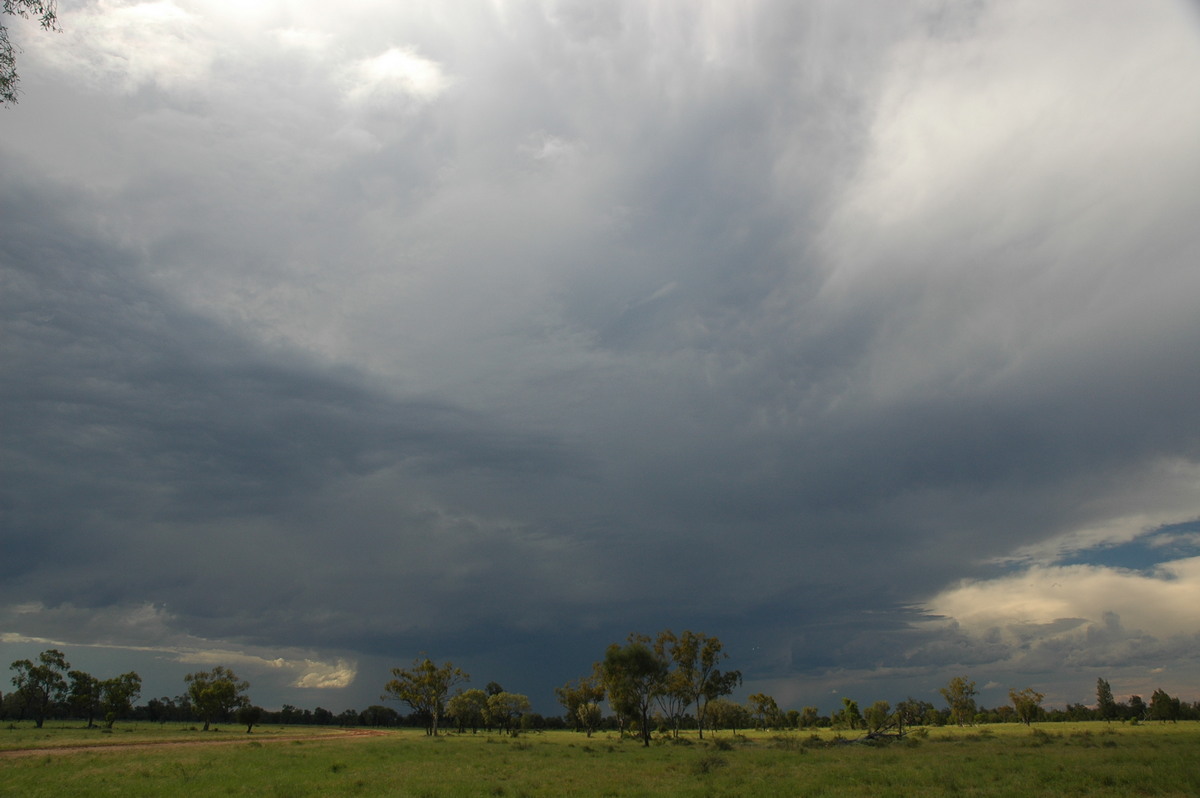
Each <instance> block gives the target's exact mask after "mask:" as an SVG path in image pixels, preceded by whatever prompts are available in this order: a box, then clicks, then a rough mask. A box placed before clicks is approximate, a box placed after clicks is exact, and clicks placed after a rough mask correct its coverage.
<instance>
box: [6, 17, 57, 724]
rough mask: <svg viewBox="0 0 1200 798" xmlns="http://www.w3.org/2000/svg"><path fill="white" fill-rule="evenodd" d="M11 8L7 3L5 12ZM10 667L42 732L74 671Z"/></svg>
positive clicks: (25, 663)
mask: <svg viewBox="0 0 1200 798" xmlns="http://www.w3.org/2000/svg"><path fill="white" fill-rule="evenodd" d="M7 6H8V3H7V0H6V2H5V10H7ZM9 667H11V668H12V669H13V670H14V671H16V675H15V676H13V677H12V683H13V686H14V687H16V688H17V693H18V695H20V697H21V700H22V701H24V702H25V706H26V707H28V709H29V710H30V712H31V713H32V715H33V719H34V722H35V723H37V727H38V728H39V729H40V728H42V724H43V723H44V722H45V721H46V712H47V711H48V710H49V709H50V706H51V705H52V704H54V703H55V702H57V701H61V700H62V698H63V697H64V696H65V695H66V692H67V680H66V677H65V676H64V674H65V673H66V672H67V671H68V670H70V668H71V666H70V664H69V663H68V662H67V659H66V656H65V655H64V654H63V653H62V652H61V651H59V650H58V649H56V648H51V649H48V650H46V651H43V652H42V653H41V654H39V655H38V659H37V662H36V663H34V662H32V661H30V660H27V659H19V660H17V661H16V662H14V663H13V664H12V665H10V666H9Z"/></svg>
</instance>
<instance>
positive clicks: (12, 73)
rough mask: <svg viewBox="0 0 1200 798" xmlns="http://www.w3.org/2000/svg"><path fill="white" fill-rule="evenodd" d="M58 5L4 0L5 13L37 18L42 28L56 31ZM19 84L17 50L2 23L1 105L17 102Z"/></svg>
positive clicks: (50, 0)
mask: <svg viewBox="0 0 1200 798" xmlns="http://www.w3.org/2000/svg"><path fill="white" fill-rule="evenodd" d="M57 5H58V4H57V2H56V1H55V0H4V8H3V11H4V13H5V14H14V15H16V16H18V17H24V18H26V19H28V18H29V17H30V16H31V15H33V16H36V17H37V20H38V24H40V25H41V26H42V28H44V29H45V30H56V29H57V27H58V15H57V8H56V6H57ZM19 82H20V79H19V78H18V77H17V56H16V49H15V48H14V47H13V46H12V42H10V41H9V40H8V27H7V26H6V25H4V24H3V23H0V104H3V105H13V104H15V103H16V102H17V93H18V92H17V83H19Z"/></svg>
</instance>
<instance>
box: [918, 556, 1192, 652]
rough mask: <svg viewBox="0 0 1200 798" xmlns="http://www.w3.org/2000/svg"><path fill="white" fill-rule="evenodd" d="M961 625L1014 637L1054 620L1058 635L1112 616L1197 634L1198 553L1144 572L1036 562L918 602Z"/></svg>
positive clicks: (1127, 623)
mask: <svg viewBox="0 0 1200 798" xmlns="http://www.w3.org/2000/svg"><path fill="white" fill-rule="evenodd" d="M926 607H927V609H928V610H929V611H930V612H932V613H935V614H937V615H941V616H945V617H946V618H949V619H952V620H953V621H954V622H955V623H957V624H958V626H959V627H960V628H962V629H963V630H964V631H966V632H968V633H970V634H973V635H977V636H983V635H987V634H991V633H995V632H999V633H1000V634H1002V635H1005V636H1009V637H1013V638H1018V637H1022V636H1024V635H1025V634H1027V633H1028V631H1029V630H1030V629H1031V628H1034V627H1037V626H1039V625H1040V626H1045V627H1047V628H1049V627H1050V625H1054V624H1056V623H1061V622H1063V621H1066V620H1070V619H1076V620H1078V623H1076V624H1061V626H1062V628H1061V632H1060V633H1062V634H1073V633H1074V630H1075V629H1077V628H1080V627H1085V626H1087V625H1089V624H1091V625H1098V626H1104V625H1106V624H1108V623H1110V622H1111V620H1112V619H1114V618H1115V619H1119V622H1120V624H1121V626H1123V627H1124V628H1126V629H1129V630H1133V631H1137V632H1141V633H1145V634H1149V635H1152V636H1154V637H1157V638H1164V639H1165V638H1169V637H1172V636H1176V635H1194V634H1197V633H1200V557H1192V558H1187V559H1182V560H1175V561H1172V562H1166V563H1161V564H1159V565H1158V566H1157V567H1155V568H1154V569H1153V570H1152V571H1150V572H1149V573H1142V572H1138V571H1131V570H1124V569H1119V568H1109V567H1102V566H1095V565H1064V566H1055V567H1043V566H1037V567H1033V568H1029V569H1027V570H1024V571H1022V572H1020V573H1017V574H1013V575H1010V576H1004V577H1001V578H998V579H990V580H981V581H966V582H962V583H960V584H958V585H956V586H954V587H952V588H950V589H949V590H946V591H943V592H941V593H939V594H938V595H937V596H935V597H933V598H932V599H930V600H929V601H928V602H927V604H926Z"/></svg>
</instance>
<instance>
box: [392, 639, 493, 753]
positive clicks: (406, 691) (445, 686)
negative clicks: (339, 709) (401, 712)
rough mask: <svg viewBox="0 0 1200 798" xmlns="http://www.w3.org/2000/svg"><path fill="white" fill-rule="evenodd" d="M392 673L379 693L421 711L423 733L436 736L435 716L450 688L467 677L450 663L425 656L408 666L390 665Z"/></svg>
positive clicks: (441, 711) (443, 707)
mask: <svg viewBox="0 0 1200 798" xmlns="http://www.w3.org/2000/svg"><path fill="white" fill-rule="evenodd" d="M392 677H393V678H392V679H391V681H389V682H388V683H387V684H385V685H384V687H383V691H384V695H383V697H384V698H385V699H387V698H394V699H396V700H397V701H402V702H404V703H405V704H408V706H409V707H411V708H412V710H413V711H414V712H416V713H418V714H420V715H423V716H424V717H425V718H426V720H427V725H426V727H425V733H426V734H428V735H430V736H433V737H436V736H437V733H438V720H439V719H440V718H441V716H442V714H443V713H444V712H445V707H446V696H447V695H449V694H450V688H451V687H454V686H455V685H456V684H461V683H463V682H466V681H470V679H471V677H470V676H469V675H468V674H467V673H465V672H464V671H462V670H461V669H460V668H456V667H454V664H453V663H451V662H445V663H443V664H441V665H436V664H434V662H433V660H431V659H429V658H428V657H426V658H425V659H423V660H422V659H421V658H420V657H418V658H417V659H415V660H413V664H412V667H411V668H392Z"/></svg>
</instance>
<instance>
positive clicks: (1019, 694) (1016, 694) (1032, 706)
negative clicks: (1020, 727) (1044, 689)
mask: <svg viewBox="0 0 1200 798" xmlns="http://www.w3.org/2000/svg"><path fill="white" fill-rule="evenodd" d="M1043 698H1045V696H1044V695H1042V694H1041V693H1039V692H1038V691H1037V690H1034V689H1033V688H1032V687H1026V688H1025V689H1024V690H1020V691H1018V690H1017V688H1015V687H1014V688H1012V689H1011V690H1009V691H1008V699H1009V700H1010V701H1012V705H1013V710H1014V711H1015V712H1016V713H1017V720H1019V721H1021V722H1022V723H1024V724H1025V725H1026V726H1029V725H1031V724H1032V723H1033V722H1034V721H1035V720H1037V716H1038V712H1039V711H1040V710H1041V708H1042V699H1043Z"/></svg>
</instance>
